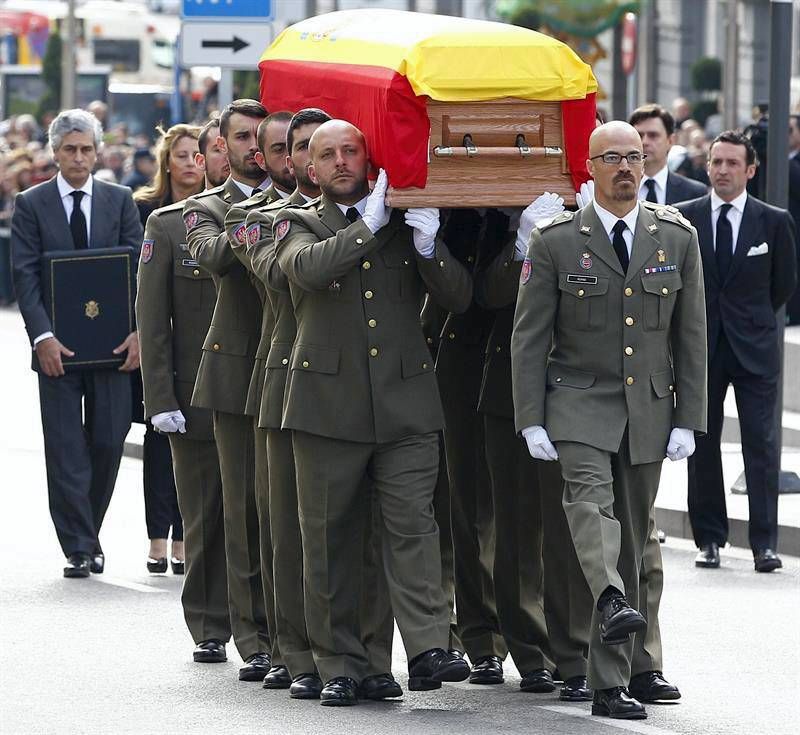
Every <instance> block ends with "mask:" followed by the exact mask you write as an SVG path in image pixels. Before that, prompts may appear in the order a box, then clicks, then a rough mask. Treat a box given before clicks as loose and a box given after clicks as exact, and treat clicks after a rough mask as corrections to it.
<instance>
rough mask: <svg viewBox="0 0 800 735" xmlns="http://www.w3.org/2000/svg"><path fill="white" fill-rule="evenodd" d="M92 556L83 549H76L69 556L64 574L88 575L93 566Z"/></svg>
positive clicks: (74, 576)
mask: <svg viewBox="0 0 800 735" xmlns="http://www.w3.org/2000/svg"><path fill="white" fill-rule="evenodd" d="M91 563H92V562H91V557H90V556H89V554H86V553H85V552H83V551H76V552H75V553H74V554H70V555H69V556H68V557H67V566H65V567H64V576H65V577H69V578H76V577H88V576H89V570H90V567H91Z"/></svg>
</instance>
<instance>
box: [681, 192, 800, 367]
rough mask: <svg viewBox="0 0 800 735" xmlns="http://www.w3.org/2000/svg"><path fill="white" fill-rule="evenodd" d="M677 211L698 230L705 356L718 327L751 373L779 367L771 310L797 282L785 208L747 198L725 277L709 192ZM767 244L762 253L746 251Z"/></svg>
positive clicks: (710, 350) (711, 351)
mask: <svg viewBox="0 0 800 735" xmlns="http://www.w3.org/2000/svg"><path fill="white" fill-rule="evenodd" d="M678 209H680V211H681V212H682V213H683V215H684V217H686V218H687V219H688V220H689V221H690V222H691V223H692V224H693V225H694V226H695V228H696V229H697V236H698V240H699V242H700V252H701V254H702V257H703V278H704V280H705V287H706V314H707V324H708V359H709V360H711V359H712V357H713V356H714V350H715V348H716V345H717V341H718V339H719V335H720V331H721V330H722V329H724V331H725V336H726V337H727V339H728V342H729V343H730V345H731V348H732V349H733V352H734V354H735V355H736V357H737V359H738V360H739V362H740V363H741V365H742V367H743V368H744V369H745V370H747V371H748V372H751V373H753V374H755V375H769V374H773V373H776V372H778V371H779V370H780V349H779V345H778V337H777V331H776V330H777V320H776V318H775V312H776V311H777V310H778V309H779V308H780V307H781V306H783V305H784V304H785V303H786V300H787V299H788V298H789V296H790V295H791V293H792V291H793V290H794V287H795V285H796V284H797V268H796V265H797V264H796V254H795V238H794V232H793V231H794V223H793V222H792V220H791V217H790V216H789V213H788V212H787V211H786V210H785V209H779V208H778V207H773V206H770V205H769V204H765V203H764V202H762V201H760V200H759V199H756V198H755V197H754V196H748V197H747V203H746V204H745V208H744V213H743V215H742V222H741V226H740V227H739V236H738V239H737V241H736V249H735V251H734V255H733V262H732V263H731V266H730V270H729V271H728V275H727V277H726V278H725V281H724V282H722V281H721V279H720V276H719V272H718V271H717V260H716V256H715V253H714V238H713V233H712V229H711V195H710V194H707V195H706V196H703V197H700V198H699V199H693V200H691V201H688V202H683V203H682V204H679V205H678ZM763 243H766V245H767V251H766V252H765V253H764V254H763V255H748V253H749V252H750V251H751V249H752V248H757V247H759V246H761V247H762V248H763Z"/></svg>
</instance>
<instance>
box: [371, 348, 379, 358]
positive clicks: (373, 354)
mask: <svg viewBox="0 0 800 735" xmlns="http://www.w3.org/2000/svg"><path fill="white" fill-rule="evenodd" d="M369 354H370V355H372V356H373V357H377V356H378V348H377V347H373V348H372V349H371V350H370V351H369Z"/></svg>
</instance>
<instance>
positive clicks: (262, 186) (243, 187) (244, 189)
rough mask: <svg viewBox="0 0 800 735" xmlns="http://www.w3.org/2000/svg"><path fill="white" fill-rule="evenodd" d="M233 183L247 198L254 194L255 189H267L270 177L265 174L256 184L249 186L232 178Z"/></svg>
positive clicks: (270, 180)
mask: <svg viewBox="0 0 800 735" xmlns="http://www.w3.org/2000/svg"><path fill="white" fill-rule="evenodd" d="M233 183H234V184H236V186H238V187H239V189H240V190H241V192H242V194H244V195H245V196H246V197H247V198H248V199H249V198H250V197H251V196H253V194H255V192H256V189H258V190H260V191H264V190H265V189H269V187H270V184H272V179H271V178H270V177H269V176H267V178H266V179H264V180H263V181H262V182H261V183H260V184H259V185H258V186H250V184H244V183H242V182H241V181H237V180H236V179H234V180H233Z"/></svg>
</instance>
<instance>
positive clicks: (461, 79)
mask: <svg viewBox="0 0 800 735" xmlns="http://www.w3.org/2000/svg"><path fill="white" fill-rule="evenodd" d="M259 68H260V71H261V100H262V102H263V103H264V105H265V106H266V107H267V109H268V110H270V111H276V110H291V111H296V110H299V109H301V108H304V107H320V108H322V109H323V110H325V111H326V112H327V113H328V114H330V115H331V116H333V117H337V118H342V119H345V120H349V121H350V122H352V123H353V124H354V125H356V126H357V127H358V128H360V129H361V130H362V131H363V132H364V134H365V136H366V138H367V144H368V146H369V152H370V159H371V160H372V162H373V163H374V164H375V166H376V167H382V168H384V169H386V172H387V174H388V177H389V183H390V184H391V185H392V192H391V194H390V199H391V200H392V203H393V204H395V205H399V206H413V205H429V206H430V205H434V206H450V207H452V206H504V205H505V206H513V205H525V204H527V203H529V202H530V201H531V200H532V199H533V198H534V197H535V196H536V195H538V194H540V193H541V192H542V191H544V190H550V191H556V192H558V193H559V194H561V195H562V196H564V197H565V199H567V200H568V201H574V191H575V190H576V189H577V188H578V187H579V186H580V184H581V183H583V182H584V181H586V180H587V179H588V178H589V176H588V173H587V171H586V158H587V156H588V139H589V134H590V133H591V131H592V129H593V128H594V124H595V92H596V90H597V82H596V80H595V78H594V75H593V74H592V70H591V68H590V67H589V65H587V64H586V63H584V62H583V61H581V59H580V58H579V57H578V56H577V54H575V52H574V51H572V49H570V48H569V47H568V46H566V45H565V44H563V43H561V42H560V41H557V40H555V39H553V38H550V37H549V36H545V35H543V34H541V33H537V32H536V31H531V30H528V29H525V28H519V27H517V26H511V25H506V24H502V23H493V22H489V21H479V20H471V19H465V18H453V17H449V16H440V15H429V14H425V13H410V12H405V11H396V10H385V9H366V10H346V11H339V12H334V13H328V14H325V15H319V16H316V17H314V18H309V19H307V20H304V21H301V22H299V23H296V24H295V25H292V26H289V27H288V28H286V29H285V30H284V31H283V32H282V33H281V34H280V35H279V36H278V37H277V38H276V39H275V41H274V42H273V43H272V44H271V45H270V46H269V48H267V50H266V51H265V52H264V54H263V55H262V57H261V61H260V63H259ZM422 188H425V191H424V192H421V191H420V189H422Z"/></svg>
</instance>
